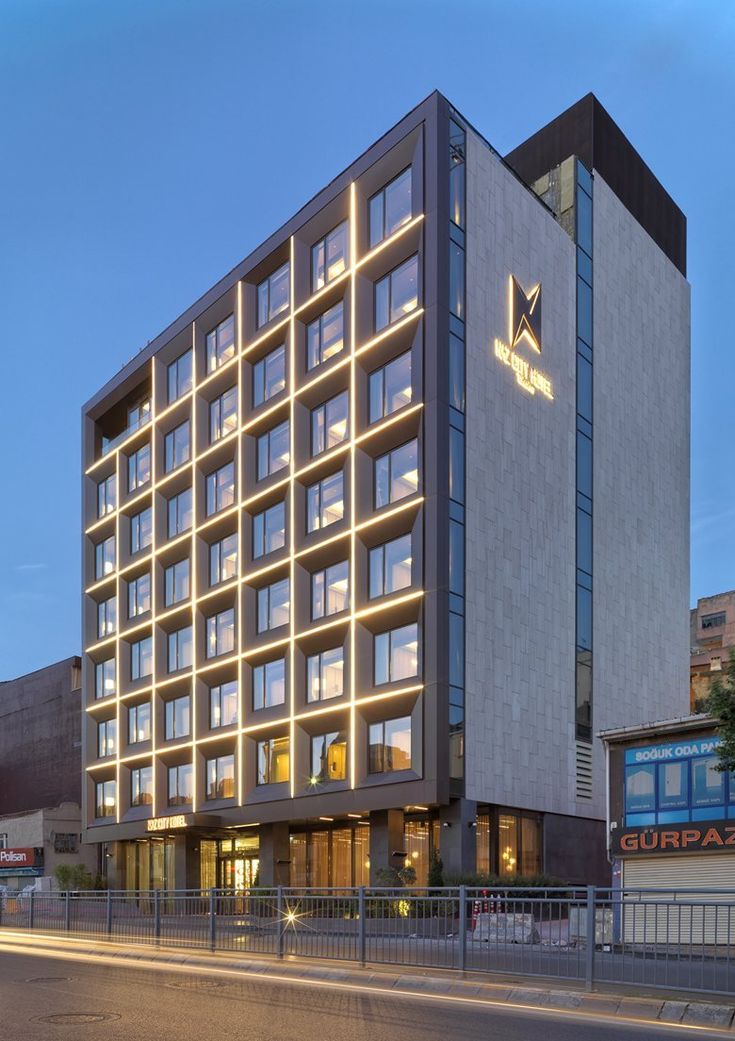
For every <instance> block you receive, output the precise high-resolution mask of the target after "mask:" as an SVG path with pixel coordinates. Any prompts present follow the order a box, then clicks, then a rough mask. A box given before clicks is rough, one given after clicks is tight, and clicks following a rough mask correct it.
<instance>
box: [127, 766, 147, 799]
mask: <svg viewBox="0 0 735 1041" xmlns="http://www.w3.org/2000/svg"><path fill="white" fill-rule="evenodd" d="M152 804H153V767H152V766H136V767H134V768H133V769H132V770H131V771H130V805H131V806H151V805H152Z"/></svg>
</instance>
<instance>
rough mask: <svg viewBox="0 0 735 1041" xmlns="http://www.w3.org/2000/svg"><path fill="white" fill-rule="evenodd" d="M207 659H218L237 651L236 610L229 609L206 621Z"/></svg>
mask: <svg viewBox="0 0 735 1041" xmlns="http://www.w3.org/2000/svg"><path fill="white" fill-rule="evenodd" d="M206 632H207V643H206V656H207V658H216V657H217V656H218V655H219V654H228V653H229V652H230V651H232V650H234V649H235V609H234V608H233V607H230V608H228V609H227V610H226V611H220V612H219V613H218V614H215V615H212V617H211V618H207V621H206Z"/></svg>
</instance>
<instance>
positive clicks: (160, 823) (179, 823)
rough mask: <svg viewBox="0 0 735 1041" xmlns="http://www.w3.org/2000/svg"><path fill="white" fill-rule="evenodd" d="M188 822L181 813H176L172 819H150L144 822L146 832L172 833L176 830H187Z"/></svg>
mask: <svg viewBox="0 0 735 1041" xmlns="http://www.w3.org/2000/svg"><path fill="white" fill-rule="evenodd" d="M188 827H189V822H188V821H187V819H186V817H185V816H184V814H183V813H177V814H175V815H174V816H173V817H151V819H150V820H148V821H146V822H145V830H146V831H174V830H176V829H177V828H188Z"/></svg>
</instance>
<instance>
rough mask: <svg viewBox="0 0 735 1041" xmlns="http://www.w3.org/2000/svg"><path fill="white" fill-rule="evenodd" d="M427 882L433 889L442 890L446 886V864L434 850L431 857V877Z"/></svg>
mask: <svg viewBox="0 0 735 1041" xmlns="http://www.w3.org/2000/svg"><path fill="white" fill-rule="evenodd" d="M427 881H428V883H429V885H430V886H431V888H432V889H441V887H442V886H443V885H444V863H443V861H442V858H441V857H440V856H439V853H438V852H437V850H435V849H432V851H431V855H430V856H429V877H428V880H427Z"/></svg>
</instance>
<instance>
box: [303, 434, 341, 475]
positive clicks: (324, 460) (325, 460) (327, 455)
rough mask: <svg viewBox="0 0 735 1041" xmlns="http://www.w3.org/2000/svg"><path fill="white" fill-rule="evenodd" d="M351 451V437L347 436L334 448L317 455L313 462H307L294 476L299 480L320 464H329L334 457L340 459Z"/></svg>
mask: <svg viewBox="0 0 735 1041" xmlns="http://www.w3.org/2000/svg"><path fill="white" fill-rule="evenodd" d="M349 451H350V438H347V437H346V438H345V439H344V441H340V443H339V444H338V445H335V446H334V448H330V449H329V451H327V452H322V453H321V455H318V456H316V458H315V459H312V460H311V462H309V463H307V464H306V466H302V467H301V469H300V470H297V471H296V473H295V474H294V478H295V479H296V480H298V479H299V478H301V477H304V476H305V475H306V474H308V473H311V471H312V470H316V469H317V468H318V467H320V466H327V465H328V464H329V463H331V462H332V461H333V460H334V459H339V457H340V456H342V455H348V454H349Z"/></svg>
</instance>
